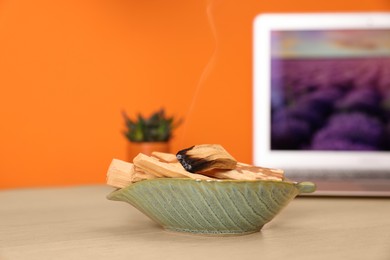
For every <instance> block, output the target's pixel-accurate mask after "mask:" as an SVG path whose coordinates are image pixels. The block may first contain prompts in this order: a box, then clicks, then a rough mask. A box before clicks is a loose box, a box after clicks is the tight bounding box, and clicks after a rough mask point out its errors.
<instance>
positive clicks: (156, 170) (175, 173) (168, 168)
mask: <svg viewBox="0 0 390 260" xmlns="http://www.w3.org/2000/svg"><path fill="white" fill-rule="evenodd" d="M133 162H134V165H135V166H136V167H137V168H141V169H142V170H143V171H145V172H148V173H151V174H153V175H156V176H158V177H170V178H192V179H200V180H211V179H213V178H211V177H207V176H204V175H200V174H191V173H189V172H187V171H186V170H184V169H183V167H181V165H180V164H179V163H165V162H161V161H159V160H158V159H157V158H153V157H149V156H147V155H145V154H142V153H140V154H138V155H137V156H136V157H135V158H134V159H133Z"/></svg>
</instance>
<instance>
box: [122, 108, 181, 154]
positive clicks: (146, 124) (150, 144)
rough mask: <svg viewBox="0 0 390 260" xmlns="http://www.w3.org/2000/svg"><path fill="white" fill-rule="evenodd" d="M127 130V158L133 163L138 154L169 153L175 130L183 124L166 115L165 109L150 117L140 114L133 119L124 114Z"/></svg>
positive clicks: (125, 133) (125, 132)
mask: <svg viewBox="0 0 390 260" xmlns="http://www.w3.org/2000/svg"><path fill="white" fill-rule="evenodd" d="M122 114H123V118H124V120H125V126H126V130H125V131H124V132H123V134H124V136H125V137H126V139H127V140H128V142H127V158H128V160H129V161H132V160H133V158H134V157H135V156H137V155H138V153H144V154H147V155H150V154H151V153H152V152H153V151H159V152H169V149H170V147H169V145H170V142H169V141H170V140H171V138H172V132H173V129H174V128H176V127H177V126H178V125H179V124H180V123H181V122H180V121H178V122H176V121H175V120H174V117H168V116H166V115H165V111H164V109H161V110H159V111H157V112H154V113H153V114H152V115H151V116H150V117H144V116H142V115H141V114H138V116H137V118H136V119H131V118H130V117H129V116H128V115H127V114H126V112H124V111H123V112H122Z"/></svg>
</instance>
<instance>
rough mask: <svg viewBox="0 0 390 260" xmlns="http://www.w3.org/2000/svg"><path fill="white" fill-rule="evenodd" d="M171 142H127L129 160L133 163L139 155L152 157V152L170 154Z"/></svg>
mask: <svg viewBox="0 0 390 260" xmlns="http://www.w3.org/2000/svg"><path fill="white" fill-rule="evenodd" d="M169 150H170V145H169V142H127V160H128V161H129V162H132V161H133V159H134V157H136V156H137V155H138V154H139V153H143V154H146V155H151V154H152V152H164V153H169Z"/></svg>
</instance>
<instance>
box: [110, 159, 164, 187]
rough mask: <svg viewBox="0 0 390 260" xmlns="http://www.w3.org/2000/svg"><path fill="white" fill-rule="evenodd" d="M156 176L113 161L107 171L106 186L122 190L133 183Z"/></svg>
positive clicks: (119, 161) (115, 160) (123, 162)
mask: <svg viewBox="0 0 390 260" xmlns="http://www.w3.org/2000/svg"><path fill="white" fill-rule="evenodd" d="M154 178H156V176H154V175H152V174H148V173H145V172H142V171H139V170H138V169H136V168H135V167H134V164H132V163H129V162H125V161H121V160H118V159H113V160H112V162H111V164H110V166H109V168H108V171H107V184H108V185H110V186H113V187H116V188H124V187H126V186H129V185H130V184H131V183H133V182H137V181H141V180H147V179H154Z"/></svg>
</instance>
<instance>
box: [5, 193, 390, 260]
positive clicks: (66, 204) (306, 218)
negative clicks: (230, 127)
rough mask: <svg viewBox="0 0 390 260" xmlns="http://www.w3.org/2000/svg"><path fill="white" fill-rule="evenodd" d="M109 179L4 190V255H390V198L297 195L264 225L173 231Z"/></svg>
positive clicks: (291, 257) (386, 257) (172, 257)
mask: <svg viewBox="0 0 390 260" xmlns="http://www.w3.org/2000/svg"><path fill="white" fill-rule="evenodd" d="M110 191H112V189H111V188H110V187H105V186H83V187H68V188H46V189H15V190H3V191H0V259H1V260H13V259H17V260H23V259H28V260H34V259H39V260H42V259H105V260H107V259H135V260H138V259H169V260H176V259H181V260H182V259H202V260H206V259H213V260H217V259H224V260H226V259H240V260H241V259H288V260H294V259H300V260H302V259H326V260H329V259H354V260H355V259H365V260H366V259H370V260H373V259H374V260H375V259H381V260H382V259H383V260H389V259H390V199H383V198H382V199H374V198H370V199H362V198H306V197H305V198H296V199H295V200H294V201H292V202H291V203H290V204H289V205H288V206H287V208H285V209H284V210H283V211H282V212H281V213H280V214H279V215H278V216H277V217H276V218H275V219H274V220H272V221H271V222H270V223H268V224H267V225H265V226H264V228H263V229H262V231H261V232H258V233H255V234H251V235H244V236H235V237H206V236H199V235H187V234H181V233H170V232H166V231H164V230H163V229H161V228H160V227H159V226H157V225H156V224H154V223H153V222H152V221H151V220H149V219H148V218H147V217H145V216H144V215H142V214H141V213H140V212H138V211H137V210H136V209H134V208H133V207H132V206H130V205H128V204H126V203H123V202H114V201H109V200H106V198H105V196H106V195H107V194H108V193H109V192H110Z"/></svg>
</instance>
